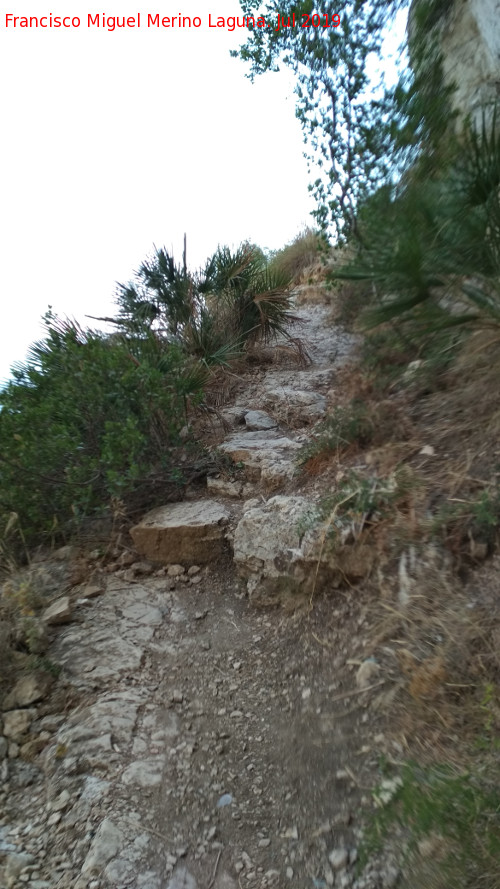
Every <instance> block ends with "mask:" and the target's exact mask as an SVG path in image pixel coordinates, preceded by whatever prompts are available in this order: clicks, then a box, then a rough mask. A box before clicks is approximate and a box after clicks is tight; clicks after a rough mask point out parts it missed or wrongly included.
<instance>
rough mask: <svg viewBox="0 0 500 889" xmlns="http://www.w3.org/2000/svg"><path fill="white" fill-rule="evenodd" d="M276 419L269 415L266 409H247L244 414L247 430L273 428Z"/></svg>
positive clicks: (275, 424)
mask: <svg viewBox="0 0 500 889" xmlns="http://www.w3.org/2000/svg"><path fill="white" fill-rule="evenodd" d="M277 425H278V424H277V422H276V420H274V419H273V417H270V416H269V414H267V413H266V411H248V412H247V413H246V414H245V426H246V427H247V429H248V431H249V432H259V431H260V430H262V429H275V428H276V426H277Z"/></svg>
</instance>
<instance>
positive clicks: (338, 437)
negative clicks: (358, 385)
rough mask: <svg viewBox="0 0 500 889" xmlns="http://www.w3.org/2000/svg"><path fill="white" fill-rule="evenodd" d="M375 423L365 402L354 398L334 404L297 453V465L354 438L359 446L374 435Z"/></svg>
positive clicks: (338, 448) (332, 451) (342, 446)
mask: <svg viewBox="0 0 500 889" xmlns="http://www.w3.org/2000/svg"><path fill="white" fill-rule="evenodd" d="M373 433H374V424H373V419H372V418H371V417H370V414H369V411H368V408H367V406H366V404H365V403H364V402H363V401H361V400H360V399H353V400H352V401H351V402H350V403H349V404H348V405H345V406H341V405H337V406H336V407H335V408H334V409H333V411H331V412H330V413H329V414H328V415H327V417H326V418H325V419H324V420H323V422H322V423H321V424H320V427H319V430H318V431H317V432H316V433H315V436H314V438H313V439H312V440H311V441H310V442H309V443H308V444H307V445H305V446H304V447H303V448H301V451H300V454H299V458H298V461H299V465H304V464H305V463H307V461H308V460H310V459H311V458H313V457H316V456H317V455H319V454H325V455H327V454H336V453H340V452H341V451H343V450H345V449H346V448H347V447H348V446H349V445H350V444H352V443H353V442H357V443H358V444H359V445H361V446H362V447H363V446H365V445H368V444H369V443H370V441H371V440H372V438H373Z"/></svg>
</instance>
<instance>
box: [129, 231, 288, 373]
mask: <svg viewBox="0 0 500 889" xmlns="http://www.w3.org/2000/svg"><path fill="white" fill-rule="evenodd" d="M118 304H119V315H118V318H117V319H116V321H115V323H117V324H118V325H119V326H120V327H121V329H122V330H124V331H126V333H127V335H130V333H134V334H135V335H136V336H138V337H139V338H142V337H144V336H146V335H147V334H151V332H153V331H155V332H156V333H157V334H158V335H159V336H160V337H161V338H162V339H164V340H167V341H175V342H176V343H177V344H178V345H179V347H180V348H181V349H182V351H183V352H184V353H185V354H186V355H190V356H192V357H194V358H196V359H198V360H200V361H203V362H204V363H205V364H206V365H227V364H228V362H230V361H231V360H232V359H233V358H235V357H238V356H239V355H241V354H243V353H244V351H245V349H246V348H247V347H248V346H250V345H252V344H254V343H255V342H257V341H263V342H269V341H270V340H273V339H276V338H277V337H278V336H284V337H287V336H288V328H289V327H290V326H291V325H294V324H296V323H298V318H297V317H296V316H295V315H294V314H293V313H292V311H291V295H290V277H289V275H287V274H286V272H284V271H283V270H280V269H278V268H276V267H274V266H273V265H272V264H270V263H268V261H267V260H266V257H265V256H264V254H263V253H262V251H261V250H260V249H259V248H258V247H256V246H254V245H251V244H242V245H241V246H240V247H239V248H237V249H236V250H234V251H231V250H230V249H229V248H228V247H219V248H218V249H217V250H216V252H215V253H214V254H213V256H211V257H210V258H209V259H208V260H207V262H206V264H205V267H204V268H203V269H202V270H201V271H199V272H197V273H194V272H190V271H188V269H187V267H186V263H185V261H184V265H183V266H182V267H178V266H176V264H175V262H174V260H173V258H172V257H171V256H170V255H169V254H168V253H167V251H166V250H164V249H161V250H156V252H155V254H154V256H153V257H152V258H151V259H149V260H147V261H146V262H144V263H143V264H142V266H141V267H140V269H139V271H138V272H137V274H136V280H135V281H133V282H130V283H129V284H126V285H120V288H119V293H118Z"/></svg>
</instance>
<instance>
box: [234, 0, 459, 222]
mask: <svg viewBox="0 0 500 889" xmlns="http://www.w3.org/2000/svg"><path fill="white" fill-rule="evenodd" d="M240 5H241V7H242V9H243V12H244V13H245V15H255V16H257V15H258V14H261V15H263V16H264V17H265V19H266V22H271V23H272V26H271V27H267V28H259V27H255V28H254V29H253V30H252V31H251V36H250V37H249V39H248V41H247V43H246V44H245V45H244V46H243V47H242V48H241V49H240V50H239V53H233V54H234V55H239V56H240V58H241V59H243V60H244V61H246V62H249V63H250V66H251V67H250V77H252V78H253V77H255V76H256V75H258V74H261V73H263V72H264V71H269V70H271V71H277V70H279V67H280V65H285V66H286V67H288V68H289V69H290V70H291V71H292V72H293V74H294V76H295V81H296V88H295V93H296V97H297V117H298V118H299V120H300V122H301V124H302V127H303V130H304V135H305V138H306V141H307V142H308V146H309V154H308V157H309V160H310V171H311V172H313V171H314V175H315V178H314V180H313V182H312V184H311V185H310V190H311V191H312V193H313V194H314V196H315V198H316V201H317V210H316V212H315V216H316V219H317V221H318V224H319V225H320V227H321V228H326V227H327V226H328V225H329V224H330V223H331V222H333V224H334V226H335V228H336V230H337V233H341V232H342V233H344V234H345V235H348V234H352V233H356V228H357V227H356V211H357V206H358V204H359V202H360V201H361V200H362V199H363V198H364V197H366V195H367V194H370V193H372V192H373V191H375V190H376V189H377V188H378V187H379V186H380V183H381V182H383V181H384V180H394V178H395V176H396V174H397V171H398V170H400V165H401V163H402V162H403V161H404V160H407V157H408V154H409V153H413V154H414V153H415V152H420V153H425V146H424V144H423V140H422V136H423V133H424V131H425V132H427V129H428V127H427V123H426V122H428V121H429V120H430V118H433V119H434V120H435V121H436V120H438V119H439V117H440V115H442V114H443V101H442V94H441V95H439V94H436V92H435V91H434V92H432V91H430V90H429V91H427V92H426V101H425V102H419V101H417V99H416V96H417V94H418V93H419V92H420V87H421V83H420V84H417V80H419V77H418V75H406V76H405V78H404V79H402V80H401V82H400V83H399V84H398V85H397V87H396V88H390V89H388V88H387V87H386V86H385V84H384V77H383V74H382V73H381V74H380V75H379V76H380V81H379V82H378V83H376V82H374V77H375V75H374V73H373V70H374V69H373V66H372V67H371V69H370V62H371V61H373V58H374V57H376V56H377V55H378V56H379V55H380V53H381V49H382V44H383V40H384V36H385V34H386V30H387V27H388V24H389V23H390V21H391V19H392V18H393V17H394V15H395V13H396V12H397V11H398V10H399V9H401V8H406V7H408V5H409V4H408V3H406V2H404V0H393V2H384V0H372V2H370V3H365V2H363V0H351V2H348V3H344V4H342V7H341V8H339V9H338V10H335V13H337V14H338V17H336V18H335V19H333V13H330V12H329V13H328V15H329V18H328V20H327V21H326V20H325V15H324V13H322V15H321V16H319V18H320V20H321V21H320V25H319V27H318V26H316V27H313V26H312V18H311V16H312V15H313V14H314V13H317V10H316V8H315V6H314V4H313V3H312V2H311V0H302V2H294V0H288V2H284V3H282V4H281V5H280V6H279V7H278V8H276V6H275V4H274V3H272V2H268V3H265V2H264V3H262V2H261V0H240ZM278 11H279V13H280V16H281V17H282V18H284V20H285V22H287V20H288V19H290V21H292V20H293V16H295V23H296V24H295V27H287V28H283V27H281V28H280V29H279V30H278V29H277V28H275V27H274V25H275V24H277V13H278ZM317 22H318V19H316V23H317ZM334 24H338V27H333V26H332V25H334ZM325 25H326V26H325ZM427 67H429V66H427ZM370 70H371V72H372V73H371V74H370V73H369V72H370ZM433 80H435V78H434V77H433ZM422 82H423V80H422ZM433 86H435V83H433ZM431 109H432V110H431ZM318 171H319V172H318Z"/></svg>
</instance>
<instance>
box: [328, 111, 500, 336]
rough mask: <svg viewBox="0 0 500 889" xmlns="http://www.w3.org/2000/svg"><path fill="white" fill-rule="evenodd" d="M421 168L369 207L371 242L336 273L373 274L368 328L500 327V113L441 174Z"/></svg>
mask: <svg viewBox="0 0 500 889" xmlns="http://www.w3.org/2000/svg"><path fill="white" fill-rule="evenodd" d="M424 174H425V170H423V169H420V168H419V167H418V166H417V167H415V168H414V169H413V170H412V171H410V173H409V174H408V175H407V177H406V178H405V179H404V180H403V181H402V182H401V183H399V185H398V186H397V187H394V186H385V187H384V188H382V189H380V191H379V192H378V193H377V194H376V195H375V196H374V197H372V198H371V199H370V200H368V201H367V202H366V203H365V205H364V207H363V208H362V209H361V210H360V214H359V219H358V228H359V232H360V239H361V240H360V243H361V246H359V248H358V252H357V255H356V257H355V258H354V259H352V260H351V261H350V262H349V263H347V264H346V265H344V267H343V268H341V269H340V270H339V271H338V272H336V273H334V274H333V276H334V277H336V278H338V279H340V280H357V281H368V282H370V283H371V285H372V299H371V304H370V306H369V309H368V311H367V312H366V313H365V318H364V320H365V323H366V326H367V327H369V328H370V327H374V326H377V325H379V324H382V323H384V322H396V323H397V326H398V328H399V329H400V331H401V333H402V334H405V335H406V338H407V340H408V341H409V340H413V341H426V340H428V339H429V336H431V335H433V334H434V333H436V332H439V331H442V330H443V329H447V328H452V327H456V326H458V325H460V326H462V325H466V326H468V327H469V328H470V327H495V328H498V327H499V326H500V284H499V280H500V191H499V184H500V139H499V137H498V134H497V117H496V115H493V119H492V121H491V123H490V124H487V123H486V120H484V121H483V126H482V129H481V131H477V130H474V129H469V130H468V131H467V132H466V133H465V135H464V137H463V141H462V143H461V144H459V145H456V146H455V149H454V151H453V152H450V157H449V158H448V159H447V163H446V165H444V166H443V167H442V168H441V169H440V170H439V172H437V173H435V174H434V175H433V176H430V177H429V176H426V175H424Z"/></svg>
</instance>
